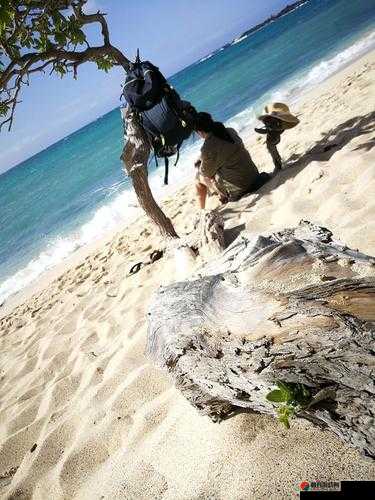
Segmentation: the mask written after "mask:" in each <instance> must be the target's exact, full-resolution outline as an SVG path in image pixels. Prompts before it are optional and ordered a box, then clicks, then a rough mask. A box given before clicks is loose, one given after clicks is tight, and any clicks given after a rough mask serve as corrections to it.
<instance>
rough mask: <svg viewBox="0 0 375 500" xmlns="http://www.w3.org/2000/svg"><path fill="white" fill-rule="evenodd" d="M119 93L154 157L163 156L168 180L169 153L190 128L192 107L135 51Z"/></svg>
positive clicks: (188, 133) (176, 146) (180, 142)
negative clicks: (129, 108)
mask: <svg viewBox="0 0 375 500" xmlns="http://www.w3.org/2000/svg"><path fill="white" fill-rule="evenodd" d="M123 96H124V98H125V100H126V102H127V103H128V105H129V106H130V107H131V109H132V111H133V112H134V113H135V114H136V116H137V118H138V121H139V124H140V125H141V126H142V127H143V129H144V130H145V132H146V134H147V137H148V138H149V141H150V144H151V146H152V148H153V150H154V153H155V160H156V163H157V158H164V160H165V175H164V184H168V167H169V160H168V158H169V157H170V156H173V155H174V154H177V158H176V162H175V164H177V161H178V158H179V152H180V147H181V144H182V143H183V141H184V140H185V139H187V138H188V137H189V136H190V135H191V133H192V131H193V121H194V115H195V113H196V111H195V109H194V107H193V106H192V105H191V104H190V103H188V102H186V101H182V100H181V99H180V96H179V95H178V93H177V92H176V91H175V90H174V89H173V88H172V87H170V86H169V84H168V82H167V80H166V79H165V78H164V76H163V75H162V73H161V72H160V71H159V69H158V68H157V67H156V66H154V65H153V64H151V63H150V62H149V61H143V62H141V61H140V59H139V54H138V55H137V59H136V61H135V62H134V63H133V64H132V67H131V69H130V71H129V72H128V74H127V77H126V80H125V84H124V88H123Z"/></svg>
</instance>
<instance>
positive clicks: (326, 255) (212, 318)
mask: <svg viewBox="0 0 375 500" xmlns="http://www.w3.org/2000/svg"><path fill="white" fill-rule="evenodd" d="M374 264H375V260H374V259H373V258H372V257H369V256H367V255H364V254H361V253H359V252H357V251H354V250H350V249H348V248H347V247H345V246H343V245H341V244H340V243H338V242H335V241H333V240H332V234H331V233H330V231H328V230H327V229H324V228H320V227H317V226H313V225H312V224H310V223H308V222H302V223H301V224H300V226H299V227H297V228H295V229H289V230H284V231H282V232H280V233H277V234H273V235H271V236H268V237H263V236H260V237H258V238H255V239H251V238H250V237H249V236H248V235H246V234H244V235H241V236H239V237H238V238H237V240H236V241H235V242H234V243H233V244H232V245H231V246H230V247H229V248H228V249H227V250H226V251H225V252H223V253H222V254H221V255H220V256H219V257H218V258H217V259H215V260H214V261H213V262H210V263H209V264H207V265H206V266H205V267H203V268H202V269H200V271H199V273H198V274H197V275H196V276H194V277H193V279H192V281H185V282H182V283H176V284H173V285H170V286H168V287H165V288H161V289H159V291H158V292H157V293H156V295H155V297H154V300H153V302H152V305H151V308H150V312H149V332H148V346H147V350H148V354H149V355H150V356H151V357H152V358H153V359H154V360H155V361H156V362H157V363H158V364H159V365H160V366H162V367H164V368H165V369H167V370H168V371H169V372H170V374H171V376H172V377H173V379H174V381H175V383H176V386H177V387H178V388H179V389H180V390H181V391H182V392H183V394H184V395H185V396H186V397H187V399H188V400H189V401H190V402H191V403H192V404H193V405H194V406H195V407H196V408H198V410H200V411H201V412H202V413H203V414H206V415H209V416H210V417H211V418H212V419H213V420H214V421H219V420H221V419H225V418H228V417H231V416H233V415H235V414H236V413H238V412H243V411H256V412H260V413H266V414H275V406H274V405H273V404H272V403H270V402H269V401H268V400H267V399H266V395H267V394H268V393H269V391H270V390H271V389H272V388H274V385H275V382H276V381H283V382H287V383H301V384H304V385H305V386H307V387H308V388H309V390H310V392H311V395H312V396H313V399H312V402H311V404H310V405H309V406H307V407H305V408H304V409H302V410H300V411H299V413H298V414H297V416H298V417H301V418H307V419H309V420H311V421H313V422H314V423H316V424H318V425H321V426H324V427H328V428H329V429H331V430H332V431H333V432H335V433H336V434H337V435H338V436H339V437H340V438H341V439H343V440H344V441H346V442H347V443H348V444H350V445H352V446H354V447H356V448H357V449H359V450H360V451H361V452H363V453H364V454H365V455H367V456H369V457H372V458H375V383H374V382H375V356H374V352H375V351H374V345H375V344H374V340H375V277H374V276H375V266H374Z"/></svg>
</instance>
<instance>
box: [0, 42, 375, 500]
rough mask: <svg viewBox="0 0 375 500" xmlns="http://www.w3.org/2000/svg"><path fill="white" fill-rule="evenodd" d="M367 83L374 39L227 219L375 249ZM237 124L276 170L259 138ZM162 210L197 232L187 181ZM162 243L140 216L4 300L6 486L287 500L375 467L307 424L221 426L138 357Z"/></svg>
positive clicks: (302, 105) (68, 494)
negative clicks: (310, 228)
mask: <svg viewBox="0 0 375 500" xmlns="http://www.w3.org/2000/svg"><path fill="white" fill-rule="evenodd" d="M374 85H375V52H372V53H369V54H367V55H366V56H364V57H363V58H361V59H360V60H358V61H356V62H355V63H354V64H352V65H350V66H348V67H346V68H345V69H344V70H343V71H341V72H340V73H338V74H336V75H335V76H333V77H332V78H330V79H329V80H327V81H325V82H324V83H322V84H321V85H319V86H317V87H316V88H315V89H314V91H313V92H310V93H308V94H306V95H304V96H303V98H302V99H301V100H300V101H299V102H298V103H297V104H296V105H295V106H294V107H293V111H294V112H295V113H296V114H297V115H298V117H299V119H300V125H299V126H298V127H296V128H295V129H293V130H290V131H287V132H286V133H285V134H284V136H283V138H282V142H281V147H280V152H281V155H282V157H283V159H284V160H285V167H284V168H285V170H283V171H282V172H281V173H280V174H278V175H277V176H276V177H275V178H273V179H272V180H271V181H270V182H269V183H268V184H266V185H265V186H264V187H263V188H262V189H261V190H260V191H259V192H258V193H256V194H251V195H248V196H246V197H244V198H242V199H241V200H240V201H239V202H236V203H229V204H227V205H226V206H224V207H222V208H221V213H222V214H223V216H224V219H225V228H226V229H231V228H232V229H233V231H234V233H235V232H236V231H237V232H238V231H240V230H242V229H246V230H247V231H250V232H251V233H254V235H255V234H261V233H264V234H267V233H271V232H274V231H278V230H281V229H283V228H286V227H292V226H295V225H297V224H298V223H299V221H300V220H301V219H308V220H310V221H312V222H314V223H317V224H319V225H322V226H325V227H328V228H329V229H330V230H331V231H332V232H333V234H334V236H335V238H336V239H339V240H341V241H342V242H343V243H345V244H347V245H348V246H349V247H352V248H355V249H359V250H360V251H361V252H364V253H367V254H370V255H375V217H374V215H375V138H374V131H375V112H374V102H375V94H374ZM241 135H242V137H243V139H244V140H245V141H246V144H247V146H248V148H249V151H250V153H251V156H252V158H253V160H254V162H255V163H256V164H257V166H258V167H259V169H260V170H261V171H268V172H270V171H271V170H272V165H271V160H270V157H269V155H268V153H267V151H266V148H265V145H264V139H263V138H262V137H260V136H257V134H255V133H254V131H253V130H252V129H251V128H250V129H248V130H246V131H245V133H243V132H242V133H241ZM209 204H210V206H211V207H214V206H216V201H215V200H214V199H213V198H211V199H210V200H209ZM163 208H164V210H165V211H166V213H167V214H168V216H169V217H171V218H172V219H173V222H174V224H175V227H176V229H177V232H178V233H179V234H185V233H188V232H189V231H191V230H192V224H193V221H194V217H195V213H196V212H197V206H196V202H195V199H194V187H193V183H192V184H191V185H187V186H185V187H184V188H183V189H181V190H179V191H178V193H176V194H175V195H174V196H171V197H169V198H168V199H166V200H165V201H164V202H163ZM162 247H163V242H162V240H161V238H160V236H159V234H158V231H157V229H156V228H155V227H153V226H152V225H151V224H150V223H149V222H148V221H147V220H146V218H145V217H140V218H139V219H137V220H136V221H135V222H134V223H132V224H131V225H130V226H129V227H127V228H123V229H122V230H121V231H120V232H118V233H116V234H115V235H111V237H110V238H107V239H106V240H104V241H101V242H100V243H97V244H95V246H94V247H92V248H90V249H87V248H86V249H84V250H82V251H80V253H79V254H78V255H75V256H74V257H73V258H72V259H71V260H69V261H67V262H65V263H64V265H63V268H59V269H58V270H55V271H53V273H50V274H49V275H48V276H45V277H44V278H43V279H42V280H40V281H39V282H38V283H37V284H36V285H35V286H34V287H33V288H32V289H29V290H26V291H24V292H23V293H22V294H19V295H18V296H17V297H15V298H10V299H9V301H7V302H6V303H5V304H4V305H3V306H2V307H1V308H0V318H1V319H0V331H1V333H0V351H1V360H0V401H1V407H0V497H1V498H21V499H29V498H33V499H71V498H77V499H90V500H92V499H98V500H99V499H115V498H119V499H120V498H123V499H127V500H130V499H132V500H133V499H134V500H136V499H137V500H141V499H145V500H146V499H147V500H148V499H156V498H162V499H164V500H177V499H178V500H182V499H184V500H188V499H189V500H190V499H202V500H203V499H211V500H214V499H215V500H219V499H220V500H240V499H242V500H245V499H250V498H254V499H261V498H267V499H281V498H282V499H284V498H285V499H287V498H293V497H295V496H296V494H297V492H298V488H299V484H300V483H301V482H302V481H304V480H320V481H324V480H340V479H346V480H349V479H358V480H364V479H371V480H375V463H372V462H370V461H366V460H364V459H363V458H362V457H361V456H360V455H359V454H358V453H357V452H356V451H355V450H353V449H350V448H349V447H347V446H346V445H344V444H343V443H342V442H341V441H339V439H338V438H336V437H335V436H334V435H333V434H331V433H329V432H323V431H321V430H318V429H317V428H315V427H314V426H313V425H312V424H311V423H308V422H305V421H297V420H295V421H293V424H292V428H291V429H290V430H289V431H286V430H284V429H283V428H282V427H281V426H280V424H279V423H278V422H277V421H276V420H275V419H272V418H270V417H265V416H262V415H241V416H237V417H235V418H233V419H231V420H228V421H225V422H223V423H221V424H214V423H212V422H211V421H210V420H209V419H208V418H207V417H202V416H200V415H199V414H198V413H197V412H196V410H195V409H194V408H192V407H191V406H190V405H189V403H188V402H187V401H186V400H185V399H184V398H183V396H182V395H181V394H180V393H179V392H178V391H177V390H176V389H175V388H174V387H173V384H172V383H171V381H170V380H169V378H168V376H167V374H165V373H163V372H162V371H160V370H159V369H158V368H157V367H155V366H154V365H153V364H152V363H151V361H150V360H149V359H147V357H146V356H145V355H144V348H145V343H146V335H147V317H146V312H147V307H148V303H149V300H150V297H151V295H152V293H153V292H154V291H155V290H156V289H157V287H158V286H159V285H160V284H161V283H162V282H163V283H164V282H166V281H173V279H177V273H176V269H175V262H174V260H173V258H172V257H163V258H162V259H160V260H158V261H157V262H155V263H153V264H150V265H146V266H144V267H143V268H141V270H140V271H139V272H138V273H137V274H135V275H132V276H129V275H128V272H129V269H130V268H131V266H132V265H133V264H134V263H137V262H140V261H147V260H148V258H149V254H150V253H151V252H152V251H153V250H156V249H159V248H162Z"/></svg>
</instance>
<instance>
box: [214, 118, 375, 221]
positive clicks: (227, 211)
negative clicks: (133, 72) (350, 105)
mask: <svg viewBox="0 0 375 500" xmlns="http://www.w3.org/2000/svg"><path fill="white" fill-rule="evenodd" d="M374 131H375V112H371V113H368V114H366V115H362V116H356V117H354V118H350V120H347V121H346V122H343V123H341V124H340V125H338V126H337V127H335V128H333V129H331V130H330V131H329V132H327V133H324V134H323V137H322V139H320V140H319V141H317V142H316V143H315V144H314V146H312V147H311V148H310V149H308V150H307V151H306V152H305V153H302V154H301V155H297V154H293V155H292V156H291V157H290V158H288V159H287V160H286V162H285V169H284V170H282V171H281V172H279V173H278V174H277V175H276V176H275V177H273V178H272V179H271V180H270V181H269V182H267V184H265V185H264V186H263V187H262V188H261V189H259V190H258V191H257V192H256V193H251V194H250V195H248V196H244V197H243V198H242V200H241V202H242V203H241V207H238V204H237V203H236V204H232V203H230V204H229V205H226V206H224V207H223V208H222V209H221V214H222V215H223V217H224V219H226V218H228V217H230V216H231V215H232V214H236V213H243V212H250V211H251V209H252V208H253V207H254V206H255V205H256V203H257V201H258V200H259V199H260V198H261V197H262V196H264V195H266V194H269V193H271V192H272V191H273V190H274V189H276V188H277V187H279V186H280V185H281V184H283V183H284V182H286V181H287V180H289V179H291V178H293V177H295V176H296V175H297V174H299V173H300V172H301V171H302V170H303V169H304V168H305V167H306V166H307V165H309V164H310V163H311V162H312V161H328V160H329V159H330V158H331V157H332V156H333V155H334V154H335V153H337V151H339V150H340V149H342V148H343V147H345V146H346V145H347V144H348V143H349V142H351V141H352V140H353V139H355V138H356V137H360V136H362V135H366V134H370V133H371V132H374ZM373 147H375V137H372V138H370V139H369V140H368V141H367V142H364V143H363V144H361V145H359V146H357V147H354V148H353V151H359V150H364V151H370V150H371V149H372V148H373ZM254 194H257V195H258V196H256V197H254V196H253V195H254ZM250 196H251V199H249V197H250ZM246 200H249V202H248V203H246Z"/></svg>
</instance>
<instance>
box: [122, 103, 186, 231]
mask: <svg viewBox="0 0 375 500" xmlns="http://www.w3.org/2000/svg"><path fill="white" fill-rule="evenodd" d="M123 120H124V125H125V130H126V143H125V146H124V149H123V152H122V155H121V159H122V161H123V162H124V165H125V170H126V172H127V173H128V175H129V176H130V177H131V179H132V182H133V186H134V191H135V193H136V195H137V199H138V202H139V204H140V206H141V207H142V208H143V210H144V211H145V212H146V214H147V215H148V217H149V218H150V219H151V220H152V221H153V222H154V223H155V224H156V225H157V226H158V228H159V230H160V232H161V234H162V236H163V237H166V238H178V236H177V233H176V231H175V229H174V227H173V224H172V222H171V220H170V219H168V217H167V216H166V215H165V214H164V212H163V211H162V210H161V208H160V207H159V205H158V204H157V203H156V201H155V198H154V197H153V194H152V192H151V189H150V186H149V183H148V172H147V164H148V160H149V157H150V151H151V147H150V144H149V141H148V140H147V137H146V136H145V133H144V131H143V130H142V129H141V127H139V126H138V124H137V122H136V120H135V119H134V116H133V114H132V113H131V112H130V111H129V109H128V108H127V109H126V110H125V112H124V116H123Z"/></svg>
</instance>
